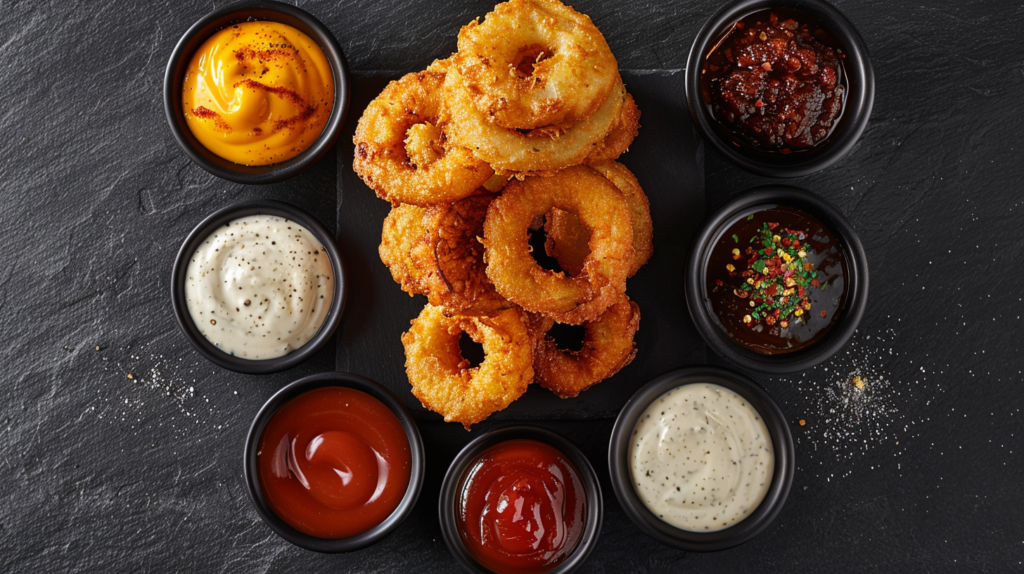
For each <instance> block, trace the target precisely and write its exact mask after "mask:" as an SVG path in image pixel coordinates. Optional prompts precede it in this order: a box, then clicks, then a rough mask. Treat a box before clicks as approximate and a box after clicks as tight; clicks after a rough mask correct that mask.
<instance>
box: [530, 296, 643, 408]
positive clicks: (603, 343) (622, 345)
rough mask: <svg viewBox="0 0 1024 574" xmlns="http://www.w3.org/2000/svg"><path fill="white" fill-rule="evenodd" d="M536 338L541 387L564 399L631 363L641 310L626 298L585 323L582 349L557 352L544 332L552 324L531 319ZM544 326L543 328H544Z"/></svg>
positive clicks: (535, 365) (535, 362)
mask: <svg viewBox="0 0 1024 574" xmlns="http://www.w3.org/2000/svg"><path fill="white" fill-rule="evenodd" d="M531 323H532V324H531V327H532V329H533V332H534V333H535V336H537V335H539V337H538V338H537V341H536V346H535V347H534V354H533V369H534V372H535V375H534V376H535V377H536V379H537V382H538V383H540V385H541V386H542V387H544V388H545V389H548V390H549V391H551V392H553V393H555V394H556V395H558V396H559V397H562V398H563V399H569V398H572V397H575V396H576V395H578V394H580V393H581V392H583V391H585V390H587V389H589V388H590V387H592V386H594V385H596V384H597V383H600V382H601V381H603V380H605V379H607V378H608V377H611V376H612V375H614V374H615V373H617V372H619V371H620V370H621V369H622V368H623V367H625V366H626V365H628V364H629V363H630V362H632V361H633V357H635V356H636V345H635V343H634V342H633V336H634V335H635V334H636V331H637V328H638V327H639V326H640V308H639V307H637V305H636V303H634V302H632V301H630V300H629V297H626V296H625V295H622V296H620V298H619V300H618V301H617V302H616V303H615V304H614V305H612V306H611V307H609V308H608V310H607V311H605V312H604V314H603V315H601V316H600V317H598V318H597V319H595V320H593V321H590V322H589V323H586V324H585V329H586V334H585V335H584V336H583V348H581V349H580V350H579V351H568V350H564V349H559V348H558V347H557V346H556V345H555V340H554V339H552V338H551V337H550V336H547V335H546V333H547V332H548V331H549V330H550V329H551V327H552V326H553V323H550V322H544V321H539V322H537V321H536V319H533V320H531ZM545 327H546V328H545Z"/></svg>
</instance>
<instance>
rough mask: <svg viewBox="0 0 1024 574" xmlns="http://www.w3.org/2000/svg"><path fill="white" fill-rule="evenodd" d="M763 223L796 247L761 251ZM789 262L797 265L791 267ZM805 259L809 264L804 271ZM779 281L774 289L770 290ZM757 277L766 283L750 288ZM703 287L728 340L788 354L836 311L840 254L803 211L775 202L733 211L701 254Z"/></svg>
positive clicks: (823, 329) (820, 332) (842, 274)
mask: <svg viewBox="0 0 1024 574" xmlns="http://www.w3.org/2000/svg"><path fill="white" fill-rule="evenodd" d="M764 224H769V225H772V226H775V228H774V229H773V230H772V231H771V234H772V235H773V236H777V237H780V239H790V238H791V240H792V241H794V242H799V243H798V245H797V246H794V245H792V244H791V245H788V246H784V245H780V244H774V243H773V245H774V247H773V251H772V252H771V253H770V254H765V253H764V251H766V249H765V245H764V244H763V243H762V241H761V238H762V237H763V236H762V235H761V234H762V231H763V225H764ZM787 229H788V230H791V231H794V232H796V233H795V234H788V233H787V232H786V230H787ZM801 236H802V237H803V239H802V240H800V239H799V238H800V237H801ZM752 240H753V241H752ZM781 251H786V252H787V255H788V256H789V257H790V258H792V261H788V262H787V261H786V259H784V257H786V255H782V253H781ZM801 251H803V252H804V253H805V257H803V258H801V257H800V256H799V253H800V252H801ZM788 252H793V254H792V255H789V253H788ZM765 264H767V265H769V266H768V267H767V269H765V267H764V265H765ZM794 264H795V265H796V266H797V268H796V269H790V266H791V265H794ZM804 264H810V265H811V269H810V270H805V269H804V268H803V265H804ZM757 269H762V271H760V272H758V271H757ZM787 274H790V275H791V276H790V277H789V279H791V280H792V281H791V282H790V281H786V278H787V277H786V275H787ZM780 279H781V280H782V281H783V282H781V283H778V289H776V290H771V287H770V285H771V284H772V283H776V282H777V281H778V280H780ZM750 281H754V284H753V285H752V284H751V283H750ZM798 281H800V282H805V283H806V284H801V283H798ZM762 282H763V284H766V285H769V287H768V289H767V293H765V292H764V290H759V289H757V288H755V287H756V286H757V284H758V283H762ZM706 289H707V302H708V304H709V305H710V306H711V309H712V310H713V314H714V316H715V317H717V319H718V325H719V327H720V328H721V329H722V330H723V331H725V332H726V333H727V334H728V336H729V338H730V339H732V340H733V341H735V342H737V343H739V344H740V345H743V346H744V347H746V348H748V349H751V350H753V351H756V352H758V353H761V354H765V355H775V354H781V353H791V352H793V351H797V350H800V349H803V348H805V347H807V346H809V345H811V344H813V343H814V342H816V341H818V340H820V339H821V338H822V337H824V336H825V334H826V333H828V330H829V329H830V328H831V327H832V325H833V324H835V322H836V320H837V318H838V317H839V315H840V314H841V313H842V308H843V305H844V304H845V302H846V260H845V259H844V257H843V251H842V247H841V246H840V245H839V244H838V242H837V241H836V239H835V237H833V236H832V234H831V233H830V232H829V230H828V229H827V228H825V226H824V224H822V223H821V222H820V221H818V220H817V219H816V218H814V217H813V216H811V215H810V214H808V213H805V212H803V211H800V210H798V209H794V208H789V207H782V206H778V207H773V208H770V209H762V210H760V211H756V212H753V213H748V214H744V215H742V216H740V217H739V218H738V219H737V220H736V221H734V222H733V223H732V225H730V226H729V227H728V228H727V230H726V231H725V232H724V233H723V234H722V235H721V236H720V237H719V238H718V239H717V241H716V242H715V245H714V247H713V248H712V252H711V257H710V258H709V259H708V266H707V277H706ZM790 290H792V291H791V292H790ZM801 302H802V303H803V304H801V305H797V304H798V303H801ZM751 303H753V305H751ZM794 307H796V309H794ZM776 310H777V311H779V312H778V313H776ZM787 310H792V312H791V313H785V311H787ZM769 315H770V317H769ZM748 319H749V320H748Z"/></svg>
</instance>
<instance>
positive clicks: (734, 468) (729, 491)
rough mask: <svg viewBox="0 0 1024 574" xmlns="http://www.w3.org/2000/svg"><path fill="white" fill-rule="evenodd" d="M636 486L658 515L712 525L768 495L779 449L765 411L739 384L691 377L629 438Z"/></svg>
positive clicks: (742, 514)
mask: <svg viewBox="0 0 1024 574" xmlns="http://www.w3.org/2000/svg"><path fill="white" fill-rule="evenodd" d="M629 460H630V461H631V468H630V471H631V476H632V479H633V488H634V489H635V490H636V493H637V496H639V497H640V500H641V501H643V503H644V505H645V506H646V507H647V508H648V509H649V510H650V511H651V512H653V513H654V514H655V516H657V517H658V518H660V519H661V520H664V521H665V522H667V523H668V524H671V525H672V526H675V527H676V528H680V529H683V530H690V531H694V532H713V531H716V530H722V529H724V528H728V527H730V526H732V525H734V524H736V523H737V522H740V521H741V520H743V519H744V518H746V517H747V516H749V515H750V513H751V512H753V511H754V510H755V509H756V508H757V507H758V505H760V504H761V501H762V500H764V497H765V494H767V492H768V488H769V487H770V486H771V482H772V476H773V475H774V472H775V454H774V450H773V445H772V440H771V435H770V434H769V432H768V427H767V426H766V425H765V424H764V420H762V419H761V415H760V413H758V412H757V410H756V409H754V407H753V406H751V405H750V403H749V402H747V400H746V399H744V398H743V397H741V396H740V395H739V394H737V393H736V392H734V391H732V390H730V389H727V388H725V387H723V386H720V385H713V384H710V383H694V384H690V385H683V386H681V387H677V388H675V389H673V390H671V391H669V392H667V393H665V394H664V395H662V396H660V397H658V398H657V399H655V401H654V402H652V403H651V404H650V406H648V407H647V409H646V410H645V411H644V413H643V414H642V415H640V419H639V420H638V421H637V423H636V427H634V429H633V435H632V437H631V439H630V445H629Z"/></svg>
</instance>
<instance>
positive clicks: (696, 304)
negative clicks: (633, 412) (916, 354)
mask: <svg viewBox="0 0 1024 574" xmlns="http://www.w3.org/2000/svg"><path fill="white" fill-rule="evenodd" d="M776 205H785V206H788V207H794V208H796V209H799V210H801V211H804V212H806V213H808V214H810V215H812V216H814V217H815V218H817V219H818V220H819V221H821V222H822V223H823V224H824V225H825V227H826V228H828V230H829V231H830V232H831V233H832V235H833V237H835V239H836V240H837V242H838V243H839V245H840V247H841V248H842V252H843V257H844V259H845V262H846V268H847V277H846V279H847V285H848V286H847V289H846V302H845V304H844V306H843V309H842V311H840V313H841V314H840V317H839V318H838V319H837V320H836V322H835V323H834V324H833V325H832V326H831V327H830V328H829V332H828V333H826V334H825V335H824V336H823V337H822V338H821V339H819V340H818V341H816V342H814V343H813V344H811V345H810V346H808V347H806V348H804V349H800V350H798V351H793V352H791V353H783V354H778V355H764V354H761V353H758V352H756V351H752V350H750V349H747V348H746V347H743V346H742V345H740V344H739V343H737V342H735V341H733V340H732V339H730V338H729V337H728V335H726V333H725V332H724V330H723V329H722V328H721V327H720V326H719V325H718V323H717V321H716V319H717V318H716V317H713V316H712V313H714V311H713V310H712V309H710V306H709V305H708V300H707V297H706V286H705V284H704V279H705V275H706V270H707V261H708V259H709V258H710V257H711V252H712V251H713V249H714V239H715V238H716V237H717V236H718V235H719V233H720V232H721V231H723V229H722V228H723V227H725V226H727V225H728V224H729V223H730V221H731V220H732V218H734V217H736V216H737V215H738V214H739V213H741V212H745V211H750V210H752V209H755V208H758V207H761V206H763V207H765V208H768V207H772V206H776ZM691 245H692V247H691V248H690V254H689V257H688V258H687V261H686V275H685V278H684V281H685V296H686V306H687V308H688V309H689V311H690V317H692V318H693V322H694V324H695V326H696V327H697V331H698V332H699V333H700V335H701V337H703V339H704V341H705V342H706V343H707V344H708V346H709V347H711V349H712V350H713V351H715V352H716V353H718V354H719V355H721V356H723V357H725V358H727V359H729V360H730V361H732V362H733V363H736V364H738V365H739V366H741V367H744V368H747V369H750V370H753V371H761V372H765V373H772V374H782V373H792V372H796V371H801V370H804V369H808V368H810V367H813V366H815V365H817V364H819V363H821V362H822V361H824V360H826V359H828V358H829V357H831V356H832V355H834V354H835V353H836V352H838V351H839V349H841V348H842V347H843V346H844V345H846V343H847V342H848V341H849V340H850V338H851V337H853V334H854V333H855V332H856V330H857V326H858V325H859V324H860V321H861V319H862V318H863V316H864V311H865V309H866V308H867V299H868V279H869V273H868V261H867V255H866V254H865V252H864V246H863V244H861V241H860V237H859V236H858V235H857V232H856V231H855V230H854V228H853V226H852V225H851V224H850V223H849V221H847V220H846V218H845V217H844V216H843V214H842V213H841V212H840V211H839V210H838V209H837V208H835V207H834V206H832V205H831V204H830V203H828V202H827V201H825V200H824V199H822V198H820V197H818V196H817V195H815V194H813V193H811V192H809V191H806V190H804V189H800V188H796V187H791V186H786V185H765V186H759V187H755V188H752V189H749V190H747V191H745V192H742V193H740V194H739V195H737V196H736V197H734V198H732V199H730V200H729V201H727V202H726V203H725V204H724V205H722V206H720V207H719V208H718V209H716V210H715V211H714V212H713V213H711V214H710V215H709V216H708V217H707V218H706V219H705V220H704V223H702V224H701V226H700V228H698V230H697V232H696V233H695V234H694V236H693V240H692V241H691Z"/></svg>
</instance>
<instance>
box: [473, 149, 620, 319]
mask: <svg viewBox="0 0 1024 574" xmlns="http://www.w3.org/2000/svg"><path fill="white" fill-rule="evenodd" d="M552 208H558V209H561V210H563V211H568V212H571V213H575V214H576V215H577V217H578V218H579V220H580V222H581V223H582V224H583V225H584V226H585V227H587V228H588V229H589V230H590V241H589V247H590V254H589V255H588V256H587V258H586V260H585V261H584V262H583V265H582V272H581V273H579V274H578V275H576V276H575V277H569V276H566V275H565V273H555V272H553V271H549V270H547V269H544V268H542V267H541V266H540V265H538V264H537V262H536V261H535V260H534V259H533V257H532V256H531V255H530V245H529V233H528V229H529V228H530V226H531V224H533V222H534V218H535V217H537V216H541V215H544V214H546V213H547V212H549V211H551V209H552ZM484 246H485V247H486V249H487V251H486V254H485V261H486V262H487V276H488V277H490V279H491V281H492V282H493V283H494V288H495V289H497V291H498V293H500V294H501V295H502V296H504V297H505V298H506V299H508V300H509V301H512V302H513V303H516V304H518V305H520V306H522V307H523V309H525V310H527V311H530V312H533V313H543V314H545V315H548V316H549V317H551V318H553V319H555V320H556V321H559V322H561V323H571V324H574V325H580V324H582V323H585V322H587V321H590V320H592V319H595V318H597V317H598V316H600V315H601V313H603V312H604V310H605V309H607V308H608V306H609V305H611V304H612V303H613V302H615V301H616V300H617V299H618V297H619V295H621V294H622V293H624V292H625V290H626V276H627V274H628V272H629V269H630V261H631V258H632V256H633V230H632V225H631V222H630V217H629V207H628V206H627V205H626V200H625V199H624V198H623V195H622V193H621V192H619V190H617V189H616V188H615V186H614V185H612V183H611V182H610V181H608V180H607V179H605V178H604V176H602V175H601V174H600V173H598V172H596V171H594V170H593V169H591V168H589V167H585V166H575V167H571V168H567V169H564V170H562V171H559V172H557V173H555V174H553V175H551V176H549V177H538V176H531V177H527V178H525V179H523V180H522V181H519V180H516V181H512V182H510V183H509V184H508V186H506V187H505V189H504V191H503V192H502V195H501V197H499V198H497V199H495V200H494V201H493V202H491V205H490V207H489V208H488V209H487V219H486V220H485V221H484Z"/></svg>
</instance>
